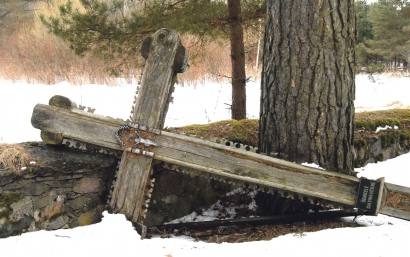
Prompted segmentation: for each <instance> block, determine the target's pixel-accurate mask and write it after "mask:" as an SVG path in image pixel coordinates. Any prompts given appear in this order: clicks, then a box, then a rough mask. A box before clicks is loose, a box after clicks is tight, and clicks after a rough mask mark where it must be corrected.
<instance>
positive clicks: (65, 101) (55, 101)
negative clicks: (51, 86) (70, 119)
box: [48, 95, 77, 110]
mask: <svg viewBox="0 0 410 257" xmlns="http://www.w3.org/2000/svg"><path fill="white" fill-rule="evenodd" d="M48 104H49V105H50V106H54V107H59V108H63V109H68V110H71V109H73V108H77V105H76V104H75V103H74V102H73V101H71V100H70V99H69V98H67V97H65V96H61V95H55V96H53V97H51V98H50V100H49V101H48Z"/></svg>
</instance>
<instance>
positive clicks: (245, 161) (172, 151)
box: [32, 105, 410, 220]
mask: <svg viewBox="0 0 410 257" xmlns="http://www.w3.org/2000/svg"><path fill="white" fill-rule="evenodd" d="M123 123H124V121H121V120H115V119H112V118H109V117H103V116H98V115H95V114H89V113H85V112H80V111H76V110H72V111H70V110H65V109H61V108H56V107H52V106H47V105H37V106H36V107H35V108H34V110H33V116H32V124H33V126H34V127H36V128H38V129H41V130H42V131H47V132H50V133H61V134H62V135H63V137H64V138H72V139H76V140H80V141H84V142H87V143H91V144H95V145H99V146H103V147H107V148H111V149H115V150H121V147H120V145H119V143H118V142H117V140H116V139H115V137H114V136H113V134H114V133H115V131H116V130H117V129H118V127H120V126H121V125H122V124H123ZM156 142H157V143H158V144H159V147H157V148H156V149H155V150H154V151H155V156H154V158H155V159H157V160H161V161H165V162H169V163H174V164H177V165H181V166H186V167H189V168H193V169H195V170H198V171H201V172H206V173H209V174H213V175H217V176H222V177H224V178H227V179H237V180H240V181H243V182H249V183H254V184H257V185H262V186H267V187H272V188H275V189H282V190H286V191H291V192H296V193H298V194H302V195H306V196H309V197H317V198H319V199H323V200H327V201H331V202H337V203H339V204H343V205H345V206H348V207H353V206H354V205H355V198H356V196H357V188H358V183H359V179H358V178H355V177H351V176H346V175H343V174H340V173H333V172H328V171H323V170H318V169H314V168H310V167H305V166H302V165H298V164H295V163H291V162H287V161H283V160H279V159H276V158H272V157H268V156H264V155H259V154H255V153H252V152H244V151H241V150H237V149H234V148H231V147H226V146H224V145H221V144H216V143H212V142H208V141H204V140H200V139H196V138H191V137H186V136H183V135H178V134H174V133H169V132H165V131H162V133H161V135H159V136H157V137H156ZM384 184H385V187H384V194H383V199H382V202H381V206H380V213H382V214H386V215H390V216H394V217H398V218H402V219H407V220H410V188H407V187H402V186H397V185H393V184H389V183H384ZM392 197H396V198H392ZM397 197H398V198H397ZM388 199H389V200H388Z"/></svg>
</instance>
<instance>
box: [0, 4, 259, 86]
mask: <svg viewBox="0 0 410 257" xmlns="http://www.w3.org/2000/svg"><path fill="white" fill-rule="evenodd" d="M63 2H66V1H65V0H56V1H51V2H49V1H48V2H39V3H38V6H37V8H36V13H35V15H34V18H33V20H31V21H28V20H25V21H21V24H19V26H18V29H17V30H16V31H14V32H13V33H11V34H10V35H6V36H5V35H0V36H2V38H0V78H4V79H10V80H27V81H30V82H36V83H46V84H54V83H57V82H60V81H69V82H72V83H74V84H85V83H98V84H114V81H115V78H114V75H113V74H112V73H111V72H109V71H110V70H111V68H113V67H118V66H120V62H122V61H120V60H110V61H109V62H107V61H103V60H101V59H99V58H98V57H96V56H93V55H86V56H83V57H80V56H77V55H75V54H74V53H73V51H72V50H71V49H70V48H69V47H68V45H67V44H66V43H65V42H63V41H62V40H61V39H59V38H57V37H55V36H54V35H52V34H49V33H48V31H47V29H46V28H45V27H44V26H43V24H42V23H41V22H40V19H39V16H40V15H44V16H50V15H55V14H56V13H57V12H58V6H59V5H60V4H61V3H63ZM73 3H74V6H75V8H79V7H80V5H79V4H78V0H74V2H73ZM245 38H246V40H245V44H246V58H247V64H248V65H247V71H246V72H247V76H248V77H256V76H259V71H258V70H257V69H256V70H255V59H256V50H257V42H258V36H255V32H254V31H253V30H249V31H247V33H245ZM182 41H183V44H184V45H185V47H186V48H187V50H188V53H189V55H190V58H189V64H190V67H189V69H188V70H187V71H186V72H185V73H183V74H181V75H180V76H179V78H178V80H179V82H180V83H186V84H192V83H196V82H197V81H200V80H204V79H213V80H217V81H219V80H222V79H225V80H226V79H228V80H229V79H230V77H231V60H230V46H229V45H230V44H229V40H228V39H227V38H225V39H219V40H205V41H204V40H199V38H198V37H195V36H192V35H183V36H182ZM136 47H138V46H136ZM125 61H126V63H125V64H123V62H122V64H123V65H121V73H120V74H117V76H120V77H122V78H127V79H135V78H137V79H138V77H139V75H140V74H141V72H140V70H139V69H140V68H141V67H138V66H137V60H125Z"/></svg>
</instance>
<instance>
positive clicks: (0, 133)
mask: <svg viewBox="0 0 410 257" xmlns="http://www.w3.org/2000/svg"><path fill="white" fill-rule="evenodd" d="M356 81H357V89H356V102H355V105H356V109H357V111H365V110H380V109H391V108H404V107H410V78H409V77H395V76H383V75H375V76H374V82H373V81H372V80H371V79H369V77H368V75H358V76H357V79H356ZM135 88H136V85H133V84H128V83H126V82H125V81H118V83H117V85H115V86H102V85H75V86H72V85H70V84H68V83H66V82H62V83H59V84H56V85H52V86H49V85H40V84H36V85H32V84H27V83H26V82H19V81H17V82H12V81H4V80H1V79H0V110H2V112H1V123H0V143H8V142H9V143H11V142H21V141H27V140H39V133H38V131H37V130H36V129H34V128H32V127H31V124H30V117H31V113H32V110H33V107H34V105H35V104H37V103H44V104H47V103H48V100H49V99H50V97H51V96H53V95H56V94H59V95H64V96H67V97H69V98H70V99H71V100H73V101H75V102H76V103H77V104H81V105H85V106H90V107H94V108H96V109H97V110H96V113H99V114H103V115H108V116H111V117H115V118H123V119H127V118H128V115H129V113H130V111H131V104H132V100H133V97H134V92H135ZM173 96H174V101H173V103H172V104H171V106H170V109H169V111H168V114H167V119H166V123H165V125H166V126H168V127H176V126H183V125H187V124H200V123H208V122H212V121H218V120H224V119H229V118H230V110H229V109H227V107H228V106H227V104H229V103H230V102H231V100H230V98H231V87H230V85H229V83H228V82H225V83H216V82H209V81H208V82H205V83H198V84H197V85H196V86H185V87H181V86H177V87H176V89H175V92H174V94H173ZM259 96H260V86H259V82H255V81H254V82H250V83H248V86H247V108H248V117H249V118H258V117H259Z"/></svg>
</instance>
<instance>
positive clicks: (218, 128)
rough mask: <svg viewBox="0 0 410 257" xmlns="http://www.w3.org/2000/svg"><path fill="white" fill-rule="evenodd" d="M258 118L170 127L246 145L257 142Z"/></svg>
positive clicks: (180, 131)
mask: <svg viewBox="0 0 410 257" xmlns="http://www.w3.org/2000/svg"><path fill="white" fill-rule="evenodd" d="M258 127H259V124H258V120H224V121H218V122H214V123H209V124H205V125H189V126H186V127H181V128H171V129H170V130H171V131H175V132H178V133H185V134H187V135H192V136H198V137H201V138H204V139H208V140H209V139H213V138H224V139H226V140H230V141H234V142H239V143H242V144H246V145H253V146H256V145H257V144H258Z"/></svg>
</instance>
